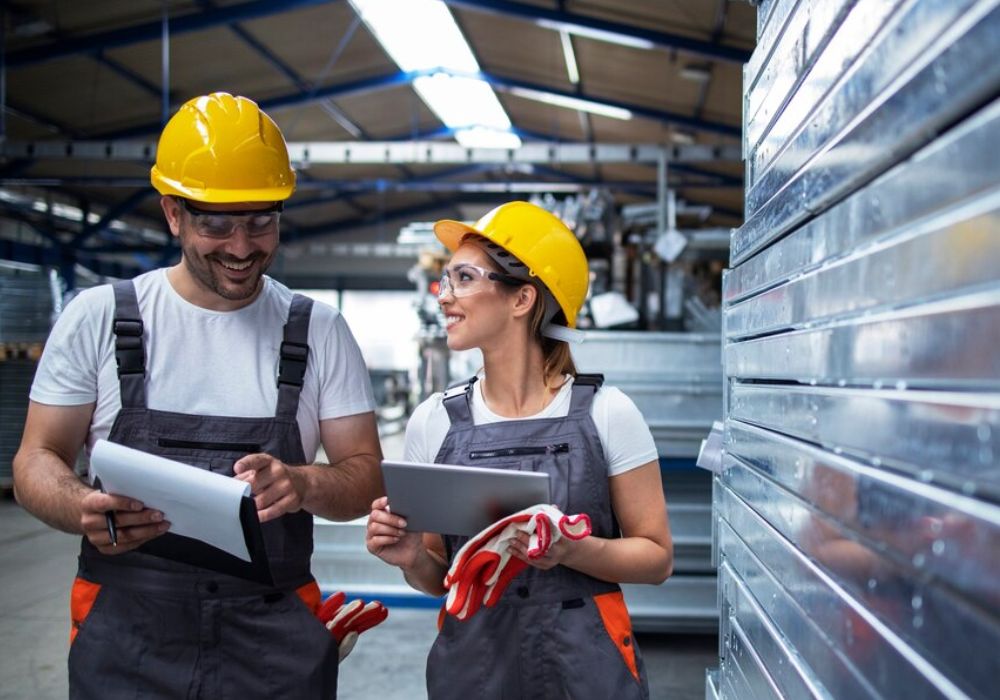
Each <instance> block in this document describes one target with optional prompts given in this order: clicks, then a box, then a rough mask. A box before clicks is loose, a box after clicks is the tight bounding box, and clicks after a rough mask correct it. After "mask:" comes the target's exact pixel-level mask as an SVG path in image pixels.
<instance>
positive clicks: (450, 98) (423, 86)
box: [413, 73, 510, 129]
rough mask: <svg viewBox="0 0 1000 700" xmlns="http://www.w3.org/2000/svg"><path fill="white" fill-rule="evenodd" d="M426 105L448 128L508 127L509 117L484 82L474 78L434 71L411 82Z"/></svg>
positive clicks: (491, 89)
mask: <svg viewBox="0 0 1000 700" xmlns="http://www.w3.org/2000/svg"><path fill="white" fill-rule="evenodd" d="M413 89H414V90H416V91H417V94H419V95H420V96H421V97H422V98H423V100H424V102H426V103H427V106H428V107H430V108H431V109H432V110H433V111H434V113H435V114H436V115H437V116H438V117H439V118H440V119H441V121H443V122H444V123H445V125H446V126H448V127H450V128H452V129H462V128H465V127H475V126H485V127H490V128H493V129H509V128H510V119H509V118H508V117H507V113H506V112H504V111H503V107H502V106H501V105H500V100H498V99H497V96H496V93H495V92H493V88H491V87H490V86H489V85H488V84H486V83H485V82H483V81H482V80H479V79H477V78H467V77H462V76H453V75H448V74H447V73H435V74H434V75H428V76H423V77H420V78H417V79H416V80H414V81H413Z"/></svg>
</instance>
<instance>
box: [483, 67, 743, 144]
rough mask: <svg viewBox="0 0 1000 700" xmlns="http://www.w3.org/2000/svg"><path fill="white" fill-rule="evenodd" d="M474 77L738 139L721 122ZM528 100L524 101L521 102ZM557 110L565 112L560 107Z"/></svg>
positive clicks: (734, 131)
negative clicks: (599, 104)
mask: <svg viewBox="0 0 1000 700" xmlns="http://www.w3.org/2000/svg"><path fill="white" fill-rule="evenodd" d="M478 77H480V78H482V79H483V80H485V81H486V82H487V83H489V84H490V85H492V86H493V87H494V88H497V89H499V90H501V91H504V90H510V89H517V88H520V89H523V90H534V91H536V92H547V93H549V94H551V95H557V96H559V97H568V98H573V99H578V100H589V101H591V102H599V103H601V104H605V105H608V106H611V107H618V108H619V109H627V110H628V111H629V112H632V113H633V114H636V115H638V116H640V117H644V118H646V119H652V120H654V121H660V122H664V123H666V124H674V125H677V126H683V127H687V128H689V129H698V130H701V131H709V132H712V133H715V134H722V135H724V136H732V137H733V138H739V136H740V133H741V131H740V127H739V126H732V125H730V124H725V123H723V122H716V121H709V120H707V119H698V118H696V117H689V116H687V115H685V114H680V113H678V112H668V111H666V110H662V109H653V108H651V107H645V106H643V105H637V104H632V103H629V102H620V101H618V100H612V99H608V98H605V97H597V96H596V95H591V94H585V93H582V92H572V91H569V90H559V89H557V88H552V87H549V86H547V85H539V84H538V83H529V82H527V81H524V80H516V79H514V78H505V77H503V76H499V75H494V74H492V73H486V72H484V71H480V72H479V73H478ZM514 96H515V97H516V95H514ZM522 99H528V98H522ZM560 109H566V108H565V107H561V108H560Z"/></svg>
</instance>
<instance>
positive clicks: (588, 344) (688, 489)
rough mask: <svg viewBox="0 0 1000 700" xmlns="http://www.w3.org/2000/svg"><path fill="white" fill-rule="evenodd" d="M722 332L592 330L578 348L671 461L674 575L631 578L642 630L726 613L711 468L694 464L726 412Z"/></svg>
mask: <svg viewBox="0 0 1000 700" xmlns="http://www.w3.org/2000/svg"><path fill="white" fill-rule="evenodd" d="M721 349H722V348H721V343H720V342H719V336H718V335H717V334H709V333H653V332H645V331H590V332H588V333H587V339H586V341H585V342H583V343H580V344H579V345H576V346H574V347H573V359H574V361H575V362H576V365H577V368H578V369H579V370H580V371H581V372H600V373H602V374H603V375H604V378H605V382H606V383H607V384H608V385H610V386H614V387H617V388H619V389H621V390H622V391H623V392H624V393H625V394H626V395H627V396H628V397H629V398H630V399H632V401H633V402H634V403H635V404H636V406H637V407H638V408H639V410H640V411H641V412H642V415H643V418H645V420H646V423H647V424H648V425H649V428H650V430H651V431H652V433H653V438H654V439H655V440H656V447H657V451H658V453H659V455H660V459H661V464H662V465H663V466H664V468H663V470H662V473H663V489H664V492H665V494H666V499H667V510H668V515H669V518H670V529H671V534H672V535H673V540H674V574H673V576H672V577H671V578H670V579H669V580H668V581H666V582H665V583H664V584H662V585H660V586H649V585H639V584H625V585H623V586H622V589H623V590H624V592H625V598H626V602H627V603H628V607H629V612H630V613H631V614H632V623H633V626H634V627H635V628H636V629H639V630H660V631H666V630H670V631H710V630H712V629H714V628H715V626H716V624H717V620H718V610H717V607H716V588H717V583H716V577H715V570H714V567H713V565H712V558H711V543H712V512H711V511H712V504H711V485H710V481H709V479H708V478H707V477H708V475H707V474H705V473H704V472H701V471H699V470H697V469H695V468H694V458H695V457H696V456H697V454H698V446H699V444H700V442H701V439H702V438H703V437H704V435H705V433H706V432H707V431H708V430H709V429H710V428H711V426H712V423H713V421H716V420H718V419H719V416H720V415H721V414H722V359H721Z"/></svg>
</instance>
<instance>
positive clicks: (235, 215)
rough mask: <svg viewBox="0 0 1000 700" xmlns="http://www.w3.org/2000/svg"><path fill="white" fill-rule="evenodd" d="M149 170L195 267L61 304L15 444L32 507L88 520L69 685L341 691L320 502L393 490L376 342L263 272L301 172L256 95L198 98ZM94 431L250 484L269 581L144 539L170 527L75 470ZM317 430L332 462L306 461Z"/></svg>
mask: <svg viewBox="0 0 1000 700" xmlns="http://www.w3.org/2000/svg"><path fill="white" fill-rule="evenodd" d="M151 180H152V183H153V186H154V187H155V188H156V190H157V191H158V192H159V193H160V194H161V195H162V197H161V200H160V204H161V207H162V209H163V213H164V215H165V217H166V220H167V224H168V225H169V228H170V232H171V234H172V235H173V236H175V237H176V238H177V239H178V241H179V243H180V246H181V251H182V253H181V261H180V263H179V264H177V265H175V266H173V267H170V268H166V269H160V270H154V271H152V272H148V273H146V274H143V275H140V276H139V277H137V278H135V279H134V280H132V281H125V282H119V283H117V284H115V285H105V286H102V287H96V288H94V289H89V290H86V291H84V292H82V293H81V294H80V295H79V296H78V297H77V298H76V299H74V300H73V301H72V302H71V303H70V304H69V305H67V307H66V309H65V311H64V312H63V314H62V315H61V316H60V318H59V320H58V322H57V323H56V325H55V327H54V328H53V330H52V333H51V335H50V337H49V341H48V343H47V344H46V348H45V352H44V354H43V356H42V359H41V362H40V364H39V367H38V372H37V375H36V378H35V381H34V384H33V386H32V391H31V404H30V408H29V411H28V418H27V421H26V424H25V430H24V437H23V439H22V442H21V448H20V451H19V452H18V454H17V456H16V458H15V460H14V477H15V493H16V496H17V498H18V500H19V501H20V503H21V504H22V505H23V506H24V507H25V508H26V509H28V510H29V511H31V512H32V513H34V514H35V515H36V516H37V517H38V518H40V519H41V520H43V521H45V522H46V523H48V524H49V525H51V526H53V527H55V528H58V529H60V530H63V531H65V532H71V533H80V534H82V535H83V541H82V545H81V553H80V566H79V573H78V577H77V579H76V582H75V583H74V586H73V592H72V600H71V612H72V630H71V633H70V638H71V647H70V654H69V678H70V696H71V697H73V698H116V697H139V696H141V697H157V698H159V697H163V698H220V697H236V698H241V699H248V698H257V697H260V698H263V697H267V698H293V697H294V698H319V697H323V698H327V697H334V696H335V694H336V680H337V644H336V640H334V639H333V638H332V637H331V635H330V633H329V632H327V630H326V629H325V628H324V626H323V624H322V623H320V622H319V621H318V620H317V619H316V617H315V616H314V614H313V613H314V612H315V610H316V608H317V606H318V605H319V588H318V586H317V585H316V582H315V580H314V579H313V577H312V575H311V574H310V571H309V560H310V556H311V554H312V516H313V514H315V515H320V516H323V517H325V518H329V519H336V520H345V519H351V518H355V517H358V516H360V515H362V514H364V513H366V512H367V507H368V505H369V504H370V503H371V502H372V499H373V498H376V497H378V496H379V495H380V493H381V491H382V486H381V479H380V476H379V469H378V465H379V461H380V459H381V451H380V448H379V444H378V433H377V430H376V426H375V420H374V413H373V408H374V402H373V399H372V392H371V386H370V383H369V380H368V375H367V372H366V370H365V366H364V362H363V360H362V358H361V353H360V351H359V349H358V346H357V344H356V342H355V341H354V338H353V337H352V335H351V333H350V331H349V329H348V328H347V325H346V324H345V322H344V320H343V318H342V317H341V316H340V315H339V314H338V313H337V311H336V310H334V309H332V308H330V307H328V306H325V305H322V304H318V303H315V304H314V303H313V302H312V301H311V300H309V299H308V298H306V297H302V296H300V295H295V294H293V293H292V292H291V291H289V290H288V289H287V288H286V287H285V286H283V285H281V284H279V283H277V282H275V281H274V280H273V279H270V278H269V277H267V276H265V274H264V273H265V271H266V270H267V269H268V266H269V265H270V263H271V262H272V260H273V258H274V255H275V252H276V250H277V247H278V238H279V232H278V228H279V222H280V217H281V208H282V202H283V201H284V200H285V199H287V198H288V197H290V196H291V194H292V192H293V190H294V188H295V176H294V173H293V171H292V169H291V167H290V165H289V160H288V153H287V149H286V146H285V142H284V139H283V137H282V135H281V132H280V131H279V130H278V127H277V125H275V123H274V122H273V121H272V120H271V119H270V117H268V116H267V115H266V114H264V113H263V112H262V111H260V110H259V108H258V107H257V105H256V104H254V103H253V102H252V101H250V100H248V99H246V98H243V97H233V96H232V95H229V94H226V93H214V94H211V95H207V96H203V97H199V98H196V99H194V100H191V101H189V102H188V103H186V104H185V105H184V106H183V107H181V109H180V110H179V111H178V113H177V114H176V115H174V117H173V118H172V119H171V120H170V122H169V123H168V124H167V126H166V127H165V128H164V130H163V134H162V135H161V138H160V142H159V146H158V149H157V158H156V165H155V166H154V167H153V169H152V172H151ZM99 438H107V439H109V440H111V441H113V442H118V443H122V444H125V445H128V446H130V447H134V448H137V449H140V450H143V451H145V452H151V453H155V454H159V455H163V456H165V457H169V458H172V459H176V460H178V461H182V462H186V463H188V464H193V465H196V466H199V467H203V468H206V469H210V470H212V471H215V472H221V473H223V474H227V475H231V476H234V477H235V478H237V479H241V480H243V481H246V482H247V483H248V484H250V487H251V490H252V493H253V495H254V500H255V502H256V506H257V512H258V516H259V519H260V521H261V523H262V530H263V533H264V540H265V546H266V549H267V552H268V559H269V562H270V566H271V570H272V574H273V576H274V580H275V585H274V586H273V587H267V586H263V585H260V584H256V583H252V582H250V581H246V580H243V579H241V578H235V577H229V576H226V575H222V574H219V573H215V572H212V571H210V570H208V569H201V568H197V567H194V566H188V565H185V564H180V563H178V562H176V561H174V560H171V559H166V558H161V557H157V556H153V555H152V554H149V553H147V552H144V551H142V549H141V548H142V546H143V545H144V544H146V543H149V542H151V541H152V540H154V539H155V538H157V537H159V536H160V535H162V534H163V533H164V532H166V531H167V530H169V527H170V524H169V523H168V522H165V521H164V519H163V515H162V513H159V512H157V511H154V510H151V509H148V508H145V507H144V506H143V504H142V503H138V502H136V501H135V500H134V499H131V498H127V497H124V496H118V495H109V494H104V493H101V492H100V491H99V490H95V489H94V488H92V487H91V486H89V485H87V484H85V483H84V482H82V481H81V480H80V479H78V478H77V477H76V475H75V474H74V471H73V467H72V465H73V464H74V462H75V459H76V455H77V453H78V452H79V450H80V448H81V447H82V446H83V445H84V443H86V445H87V448H88V450H89V449H90V448H92V447H93V445H94V443H95V441H96V440H97V439H99ZM320 444H322V446H323V448H324V450H325V452H326V455H327V458H328V459H329V462H330V464H329V465H327V464H310V462H312V460H313V456H314V455H315V454H316V452H317V448H318V446H319V445H320ZM108 511H112V512H113V518H114V522H115V524H116V525H117V545H115V544H112V543H111V537H110V534H109V530H108V526H107V518H106V513H107V512H108ZM296 593H297V595H296Z"/></svg>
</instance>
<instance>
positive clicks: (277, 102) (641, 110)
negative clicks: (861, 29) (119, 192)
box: [94, 71, 740, 140]
mask: <svg viewBox="0 0 1000 700" xmlns="http://www.w3.org/2000/svg"><path fill="white" fill-rule="evenodd" d="M434 72H449V71H410V72H406V71H398V72H396V73H391V74H388V75H378V76H374V77H370V78H361V79H359V80H352V81H349V82H346V83H339V84H337V85H327V86H325V87H322V88H318V89H316V90H309V91H302V90H300V91H297V92H294V93H291V94H288V95H282V96H280V97H273V98H271V99H268V100H261V101H260V102H259V104H260V107H261V109H263V110H264V111H266V112H270V111H273V110H279V109H286V108H289V107H300V106H302V105H306V104H312V103H314V102H317V101H319V100H322V99H326V98H334V99H335V98H340V97H345V96H347V95H359V94H363V93H366V92H376V91H379V90H386V89H389V88H393V87H398V86H400V85H410V84H412V83H413V81H414V80H416V79H417V78H419V77H421V76H425V75H431V74H433V73H434ZM456 75H461V74H456ZM474 75H475V76H476V77H479V78H482V79H483V80H484V81H486V82H487V83H489V84H490V85H492V86H493V87H495V88H497V89H500V90H503V89H513V88H522V89H525V90H536V91H540V92H547V93H550V94H552V95H558V96H561V97H571V98H575V99H582V100H591V101H593V102H600V103H602V104H606V105H611V106H613V107H619V108H622V109H627V110H629V111H630V112H632V113H633V114H636V115H638V116H640V117H644V118H646V119H652V120H654V121H660V122H664V123H666V124H676V125H678V126H683V127H687V128H689V129H699V130H702V131H709V132H712V133H716V134H722V135H724V136H731V137H733V138H738V137H739V136H740V128H739V127H738V126H732V125H730V124H726V123H723V122H716V121H709V120H707V119H698V118H696V117H689V116H687V115H685V114H679V113H677V112H669V111H667V110H661V109H653V108H651V107H646V106H644V105H637V104H631V103H628V102H621V101H618V100H610V99H606V98H603V97H599V96H597V95H589V94H584V93H577V92H567V91H565V90H559V89H557V88H552V87H548V86H546V85H539V84H537V83H529V82H527V81H523V80H517V79H515V78H508V77H504V76H500V75H495V74H492V73H485V72H482V71H481V72H479V73H476V74H474ZM161 128H162V125H161V124H160V122H159V121H156V122H149V123H147V124H141V125H139V126H135V127H132V128H130V129H125V130H121V131H115V132H110V133H105V134H98V135H96V136H95V137H94V138H98V139H108V140H114V139H125V138H137V137H140V136H147V135H150V134H157V133H159V131H160V129H161Z"/></svg>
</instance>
